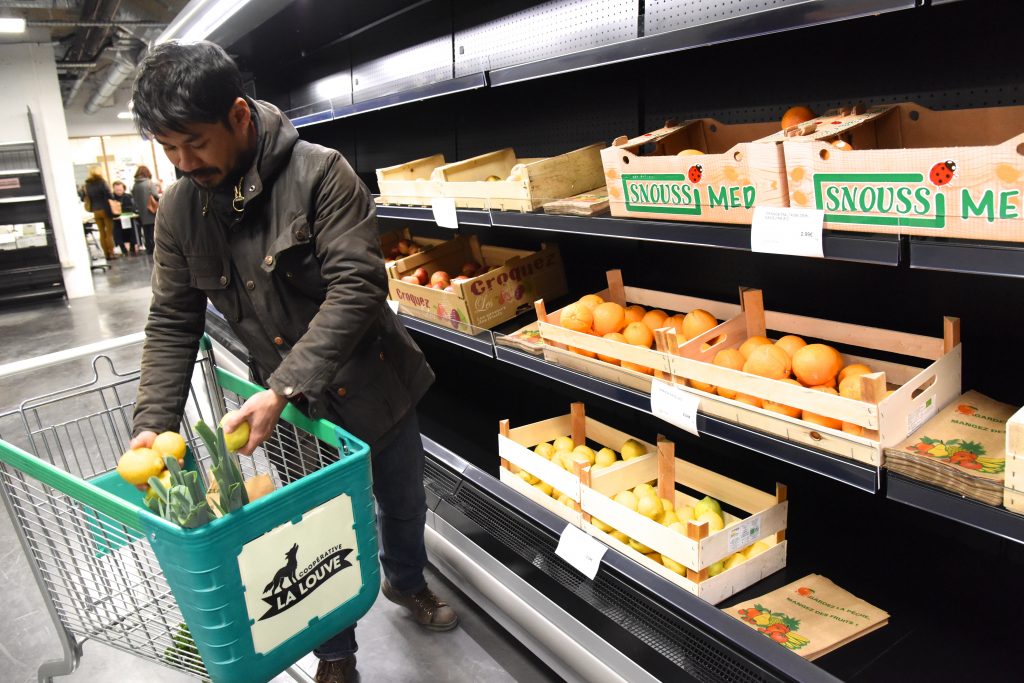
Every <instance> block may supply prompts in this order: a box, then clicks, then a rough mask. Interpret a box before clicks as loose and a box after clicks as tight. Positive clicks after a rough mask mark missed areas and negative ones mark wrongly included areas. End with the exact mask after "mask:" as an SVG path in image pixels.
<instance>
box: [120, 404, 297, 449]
mask: <svg viewBox="0 0 1024 683" xmlns="http://www.w3.org/2000/svg"><path fill="white" fill-rule="evenodd" d="M287 404H288V399H286V398H285V397H283V396H278V395H277V394H276V393H274V392H273V391H272V390H270V389H267V390H265V391H261V392H259V393H258V394H253V395H252V397H250V398H249V400H248V401H246V402H245V403H243V404H242V407H241V408H239V409H238V410H236V411H234V412H233V413H232V414H231V417H229V418H228V419H226V420H224V431H225V433H226V432H233V431H234V430H235V428H236V427H238V425H239V424H241V423H242V422H248V423H249V441H248V442H247V443H246V444H245V445H244V446H242V447H241V448H239V449H238V452H239V453H241V454H242V455H252V452H253V451H255V450H256V447H257V446H259V445H260V444H261V443H263V442H264V441H266V439H267V437H268V436H270V434H271V432H273V431H274V427H276V426H277V420H278V418H279V417H281V411H282V410H284V407H285V406H286V405H287ZM140 436H141V435H140Z"/></svg>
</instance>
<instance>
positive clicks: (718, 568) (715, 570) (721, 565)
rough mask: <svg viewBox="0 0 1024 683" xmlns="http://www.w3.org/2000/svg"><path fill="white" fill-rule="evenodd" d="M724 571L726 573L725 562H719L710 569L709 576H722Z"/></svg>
mask: <svg viewBox="0 0 1024 683" xmlns="http://www.w3.org/2000/svg"><path fill="white" fill-rule="evenodd" d="M724 571H725V562H723V561H722V560H719V561H718V562H715V563H714V564H713V565H711V566H710V567H708V576H718V575H719V574H721V573H722V572H724Z"/></svg>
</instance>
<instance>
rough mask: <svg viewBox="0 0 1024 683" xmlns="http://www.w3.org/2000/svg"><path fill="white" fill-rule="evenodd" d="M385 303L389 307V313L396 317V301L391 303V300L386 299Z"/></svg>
mask: <svg viewBox="0 0 1024 683" xmlns="http://www.w3.org/2000/svg"><path fill="white" fill-rule="evenodd" d="M387 301H388V306H390V307H391V312H392V313H394V314H395V315H398V302H397V301H392V300H391V299H388V300H387Z"/></svg>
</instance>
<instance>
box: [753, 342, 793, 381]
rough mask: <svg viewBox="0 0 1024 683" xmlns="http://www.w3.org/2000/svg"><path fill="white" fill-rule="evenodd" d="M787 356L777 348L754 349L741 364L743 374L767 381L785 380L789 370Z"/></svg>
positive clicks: (762, 347)
mask: <svg viewBox="0 0 1024 683" xmlns="http://www.w3.org/2000/svg"><path fill="white" fill-rule="evenodd" d="M790 363H791V361H790V359H789V354H788V353H786V352H785V351H784V350H782V349H780V348H779V347H778V346H768V345H767V344H765V345H763V346H758V347H756V348H755V349H754V350H753V351H751V352H750V356H748V357H747V362H746V363H744V364H743V372H749V373H750V374H752V375H760V376H761V377H768V378H769V379H785V378H787V377H789V372H790V370H791V365H790Z"/></svg>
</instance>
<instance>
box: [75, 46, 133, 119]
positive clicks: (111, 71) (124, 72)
mask: <svg viewBox="0 0 1024 683" xmlns="http://www.w3.org/2000/svg"><path fill="white" fill-rule="evenodd" d="M135 67H136V64H135V62H131V61H128V60H126V59H124V58H122V57H118V58H116V59H114V61H112V62H111V63H110V67H109V68H108V69H107V71H106V74H105V75H104V78H103V81H102V82H101V83H100V85H99V87H98V88H96V92H95V93H93V96H92V97H90V98H89V101H88V102H86V103H85V108H84V110H85V113H86V114H95V113H96V112H98V111H99V110H100V108H101V107H103V106H105V105H106V104H107V103H108V102H110V100H111V98H112V97H113V96H114V93H116V92H117V89H118V88H119V87H121V84H122V83H124V81H125V79H126V78H128V77H129V76H131V75H132V74H133V73H134V72H135Z"/></svg>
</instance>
